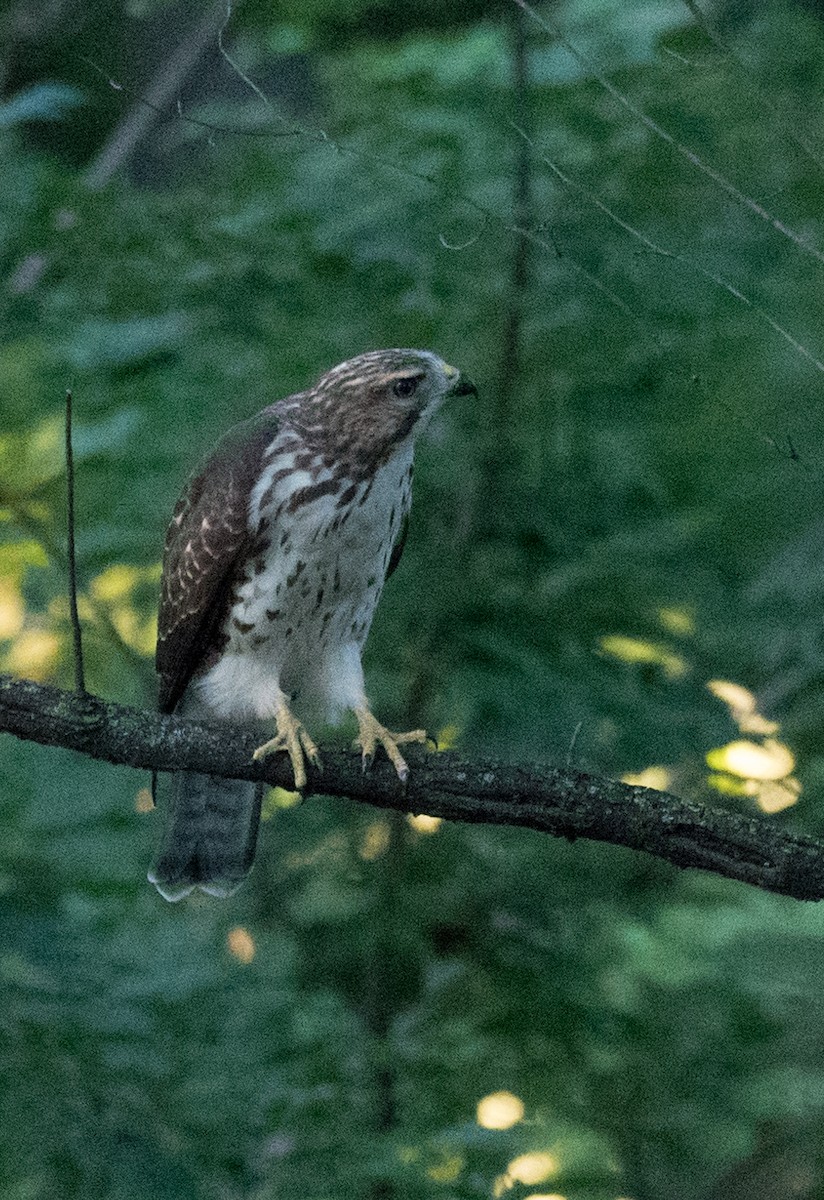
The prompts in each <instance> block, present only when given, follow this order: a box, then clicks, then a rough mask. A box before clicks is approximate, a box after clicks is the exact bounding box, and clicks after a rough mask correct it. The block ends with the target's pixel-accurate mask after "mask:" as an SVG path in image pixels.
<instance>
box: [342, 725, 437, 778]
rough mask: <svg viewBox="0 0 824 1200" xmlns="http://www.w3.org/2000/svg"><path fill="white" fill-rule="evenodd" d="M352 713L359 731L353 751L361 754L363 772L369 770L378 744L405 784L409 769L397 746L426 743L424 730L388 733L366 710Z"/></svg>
mask: <svg viewBox="0 0 824 1200" xmlns="http://www.w3.org/2000/svg"><path fill="white" fill-rule="evenodd" d="M354 712H355V716H356V717H357V719H358V731H359V732H358V736H357V738H356V739H355V749H360V750H361V751H362V752H363V769H364V771H366V770H368V769H369V767H370V765H371V763H372V759H373V758H374V757H375V749H376V747H377V745H378V743H379V742H380V744H381V745H382V746H383V748H384V750H385V751H386V753H387V755H388V756H389V759H390V761H391V763H392V765H393V767H394V768H395V770H396V771H397V772H398V778H399V779H400V780H401V782H402V783H406V781H407V779H408V778H409V767H408V766H407V764H406V759H405V758H404V757H403V755H402V754H401V752H400V750H399V749H398V746H399V745H403V744H404V743H407V742H426V730H425V729H413V730H411V731H410V732H409V733H390V732H389V730H388V729H384V727H383V725H381V724H380V722H379V721H377V720H376V719H375V717H373V715H372V713H371V712H370V711H369V709H368V708H356V709H355V710H354Z"/></svg>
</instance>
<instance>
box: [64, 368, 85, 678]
mask: <svg viewBox="0 0 824 1200" xmlns="http://www.w3.org/2000/svg"><path fill="white" fill-rule="evenodd" d="M66 557H67V563H68V573H69V611H70V613H71V621H72V638H73V640H74V686H75V688H76V689H77V691H78V692H85V690H86V681H85V678H84V675H83V632H82V630H81V628H80V615H79V613H78V611H77V559H76V557H75V551H74V453H73V451H72V394H71V390H70V389H68V388H67V389H66Z"/></svg>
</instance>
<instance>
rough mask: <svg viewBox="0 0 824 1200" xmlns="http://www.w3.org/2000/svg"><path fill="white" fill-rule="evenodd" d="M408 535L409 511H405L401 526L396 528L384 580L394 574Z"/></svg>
mask: <svg viewBox="0 0 824 1200" xmlns="http://www.w3.org/2000/svg"><path fill="white" fill-rule="evenodd" d="M408 536H409V513H406V515H405V516H404V518H403V520H402V521H401V527H400V529H399V530H398V536H397V537H396V538H395V544H394V546H393V547H392V553H391V554H390V556H389V565H388V566H387V568H386V574H385V575H384V581H385V580H387V579H389V577H390V575H394V574H395V572H396V571H397V569H398V567H399V566H400V561H401V558H402V557H403V548H404V546H405V545H406V539H407V537H408Z"/></svg>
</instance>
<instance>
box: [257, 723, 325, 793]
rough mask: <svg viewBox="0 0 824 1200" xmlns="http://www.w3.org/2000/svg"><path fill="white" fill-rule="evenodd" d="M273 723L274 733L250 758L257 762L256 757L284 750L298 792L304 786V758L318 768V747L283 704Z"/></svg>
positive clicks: (319, 763)
mask: <svg viewBox="0 0 824 1200" xmlns="http://www.w3.org/2000/svg"><path fill="white" fill-rule="evenodd" d="M275 723H276V725H277V733H276V735H275V736H274V737H273V738H272V739H271V740H270V741H268V742H264V743H263V745H262V746H258V748H257V750H256V751H255V752H254V754H253V755H252V758H253V759H254V760H255V762H257V761H258V759H261V758H265V757H266V755H267V754H275V753H276V752H277V751H278V750H285V751H286V753H287V754H288V755H289V760H290V762H291V763H292V770H293V771H294V773H295V790H296V791H298V792H299V791H301V790H302V789H303V788H305V787H306V758H308V759H309V761H310V762H311V763H312V765H313V766H315V767H317V768H318V770H320V766H321V762H320V755H319V754H318V748H317V746H316V745H315V743H314V742H313V741H312V739H311V738H310V736H309V734H308V733H307V732H306V730H305V729H304V727H303V725H302V724H301V723H300V721H299V720H298V719H297V717H296V716H295V715H294V713H293V712H292V711H291V710H290V709H289V708H287V707H286V705H285V704H282V705H281V707H280V708H279V709H278V710H277V712H276V713H275ZM304 755H305V757H304Z"/></svg>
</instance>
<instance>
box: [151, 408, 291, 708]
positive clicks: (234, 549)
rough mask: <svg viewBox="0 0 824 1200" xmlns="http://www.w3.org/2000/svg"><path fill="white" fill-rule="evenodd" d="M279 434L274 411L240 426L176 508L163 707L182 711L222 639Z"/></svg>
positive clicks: (165, 603) (161, 653) (164, 631)
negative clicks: (269, 453) (258, 483)
mask: <svg viewBox="0 0 824 1200" xmlns="http://www.w3.org/2000/svg"><path fill="white" fill-rule="evenodd" d="M276 433H277V416H276V414H275V412H274V411H273V408H269V409H264V411H263V412H262V413H259V414H258V415H257V417H253V418H252V419H251V420H250V421H244V422H243V423H242V424H241V425H237V426H235V427H234V429H232V430H230V431H229V433H228V434H227V435H226V436H225V437H224V438H223V440H222V441H221V442H220V443H219V445H218V447H217V449H216V450H215V451H214V453H213V454H212V456H211V457H210V458H209V460H208V461H207V463H206V464H205V466H204V467H203V468H202V470H201V471H200V472H199V473H198V474H197V475H195V476H194V477H193V478H192V479H191V480H190V481H189V484H188V485H187V487H186V489H185V491H184V492H183V495H182V496H181V497H180V499H179V500H178V502H177V505H176V506H175V510H174V514H173V516H172V520H171V522H170V524H169V528H168V530H167V533H166V542H165V546H164V550H163V576H162V581H161V594H160V612H159V615H158V623H157V625H158V632H157V653H156V655H155V668H156V670H157V672H158V674H159V676H160V695H159V706H160V711H161V712H171V711H172V710H173V709H174V707H175V705H176V704H177V703H178V701H179V700H180V698H181V696H182V695H183V693H184V691H185V690H186V687H187V685H188V683H189V680H190V679H191V677H192V674H193V673H194V671H195V670H196V669H197V667H198V665H199V663H200V662H201V660H202V659H203V656H204V655H205V654H206V653H207V652H208V651H209V650H210V649H211V648H212V647H213V646H214V644H215V640H216V638H217V636H218V633H219V629H218V626H219V623H220V621H221V619H222V617H223V615H224V613H225V611H226V604H227V602H228V596H229V592H230V589H231V586H232V583H233V581H234V579H235V577H236V575H237V573H238V571H239V568H240V563H242V562H243V561H245V558H246V553H247V551H248V549H249V544H250V533H249V496H250V493H251V491H252V488H253V486H254V483H255V480H256V479H257V477H258V475H259V472H260V469H261V460H262V456H263V451H264V450H265V448H266V446H267V445H268V444H269V443H270V442H271V441H272V439H273V438H274V436H275V434H276Z"/></svg>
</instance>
